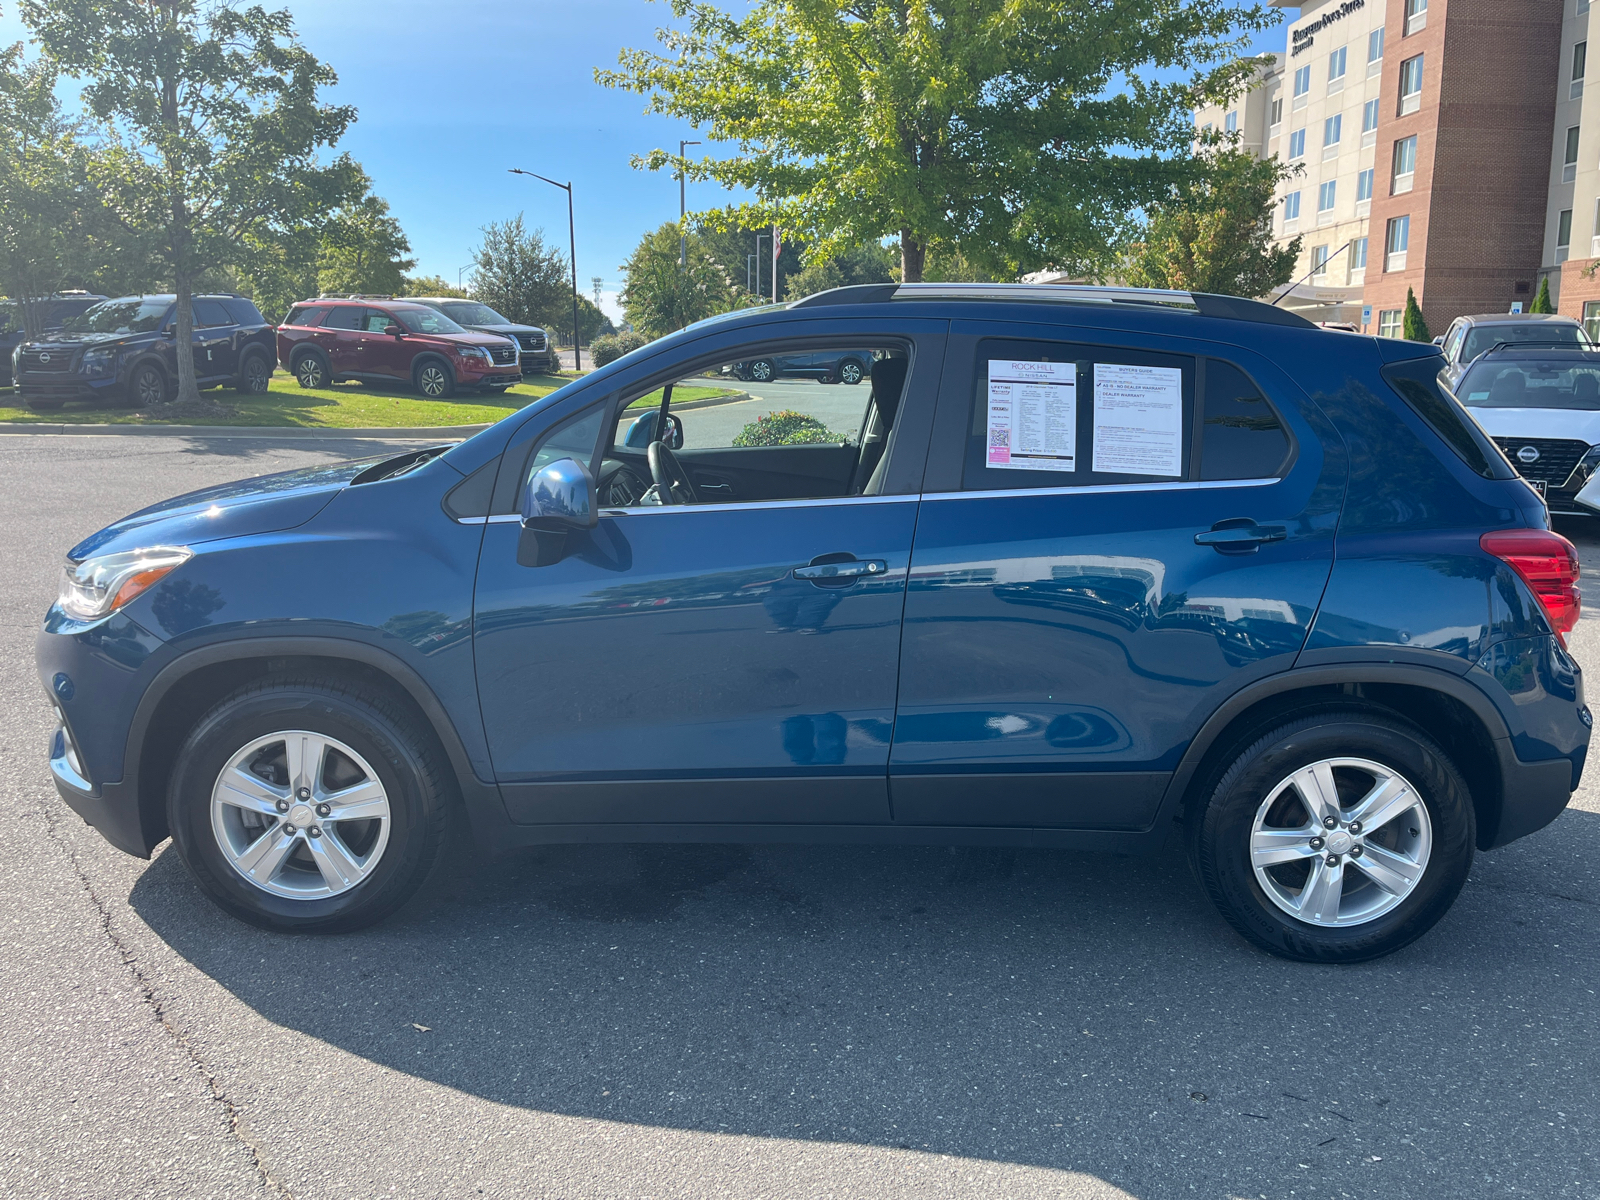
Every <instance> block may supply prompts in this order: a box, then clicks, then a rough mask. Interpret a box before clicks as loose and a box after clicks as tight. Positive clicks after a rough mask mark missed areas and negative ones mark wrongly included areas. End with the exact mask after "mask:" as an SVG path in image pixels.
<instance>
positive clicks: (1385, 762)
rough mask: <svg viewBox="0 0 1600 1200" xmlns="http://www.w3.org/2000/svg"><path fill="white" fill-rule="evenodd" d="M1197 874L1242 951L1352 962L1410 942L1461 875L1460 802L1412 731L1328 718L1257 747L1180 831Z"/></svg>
mask: <svg viewBox="0 0 1600 1200" xmlns="http://www.w3.org/2000/svg"><path fill="white" fill-rule="evenodd" d="M1190 825H1191V839H1192V840H1191V854H1192V856H1193V859H1194V863H1195V867H1196V871H1197V874H1198V875H1199V876H1200V880H1201V882H1202V883H1203V884H1204V886H1205V888H1206V891H1207V892H1208V893H1210V896H1211V899H1212V901H1213V902H1214V903H1215V904H1216V906H1217V907H1218V909H1220V910H1221V912H1222V915H1223V916H1224V917H1225V918H1226V919H1227V921H1228V923H1229V924H1230V925H1232V926H1233V927H1234V929H1235V930H1237V931H1238V932H1239V933H1240V934H1242V935H1243V936H1244V937H1245V938H1247V939H1248V940H1249V941H1251V942H1253V943H1255V944H1256V945H1257V946H1260V947H1261V948H1262V949H1264V950H1267V951H1270V952H1271V953H1273V954H1277V955H1279V956H1281V957H1283V958H1291V959H1296V960H1299V961H1301V962H1341V963H1342V962H1361V961H1363V960H1366V959H1372V958H1378V957H1380V956H1382V955H1385V954H1389V953H1392V952H1393V951H1395V950H1398V949H1400V948H1401V947H1402V946H1406V945H1408V944H1410V943H1411V942H1413V941H1415V940H1416V939H1417V938H1419V937H1421V936H1422V935H1423V934H1424V933H1426V932H1427V931H1428V930H1429V929H1431V928H1432V927H1433V926H1434V924H1435V923H1437V922H1438V920H1439V919H1440V918H1441V917H1443V916H1444V914H1445V912H1446V911H1447V910H1448V909H1449V908H1450V905H1451V904H1452V903H1453V902H1454V901H1455V898H1456V895H1457V893H1459V892H1460V890H1461V887H1462V885H1463V884H1464V883H1465V882H1466V878H1467V871H1468V870H1469V868H1470V867H1471V865H1472V853H1473V846H1474V842H1475V840H1476V825H1475V817H1474V813H1473V807H1472V799H1471V795H1470V793H1469V792H1468V790H1467V786H1466V784H1465V782H1463V780H1462V778H1461V775H1460V773H1459V772H1458V771H1457V770H1456V768H1455V765H1454V764H1453V763H1452V762H1451V761H1450V759H1449V757H1448V756H1447V755H1446V754H1445V753H1444V751H1443V750H1441V749H1440V748H1439V746H1438V745H1437V744H1436V743H1435V742H1434V741H1433V740H1432V739H1431V738H1430V737H1428V735H1427V734H1425V733H1424V732H1423V731H1422V730H1420V729H1418V728H1417V727H1416V726H1414V725H1411V724H1410V723H1409V722H1406V721H1404V720H1403V719H1401V718H1399V717H1398V716H1395V715H1392V714H1389V713H1386V712H1382V711H1375V710H1365V709H1335V710H1329V711H1325V712H1321V713H1316V714H1313V715H1308V716H1305V717H1302V718H1300V719H1298V720H1294V721H1289V722H1287V723H1285V724H1283V725H1280V726H1278V727H1277V728H1275V729H1271V730H1269V731H1268V732H1267V733H1265V734H1264V735H1262V736H1261V737H1259V738H1257V739H1256V740H1255V741H1254V742H1253V743H1252V744H1251V745H1249V746H1248V747H1246V748H1245V749H1244V750H1243V752H1242V753H1240V754H1239V756H1238V757H1237V758H1236V759H1235V760H1234V762H1233V764H1232V765H1231V766H1230V767H1229V768H1228V769H1227V771H1226V772H1225V773H1224V774H1223V776H1222V778H1221V779H1220V780H1219V781H1218V782H1217V784H1216V787H1215V788H1214V789H1213V791H1212V793H1211V795H1210V797H1209V800H1208V801H1207V802H1206V804H1205V807H1204V808H1203V810H1202V811H1200V812H1199V813H1198V814H1196V815H1195V818H1194V819H1192V820H1191V822H1190Z"/></svg>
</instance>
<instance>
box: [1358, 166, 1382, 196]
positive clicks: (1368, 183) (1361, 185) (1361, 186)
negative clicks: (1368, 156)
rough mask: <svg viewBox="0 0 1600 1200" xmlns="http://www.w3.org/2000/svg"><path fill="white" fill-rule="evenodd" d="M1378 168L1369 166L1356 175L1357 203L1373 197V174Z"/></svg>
mask: <svg viewBox="0 0 1600 1200" xmlns="http://www.w3.org/2000/svg"><path fill="white" fill-rule="evenodd" d="M1376 169H1377V168H1375V167H1368V168H1367V169H1366V170H1365V171H1362V172H1361V173H1360V174H1359V175H1357V176H1356V203H1357V204H1359V203H1360V202H1361V201H1363V200H1371V199H1372V175H1373V172H1374V171H1375V170H1376Z"/></svg>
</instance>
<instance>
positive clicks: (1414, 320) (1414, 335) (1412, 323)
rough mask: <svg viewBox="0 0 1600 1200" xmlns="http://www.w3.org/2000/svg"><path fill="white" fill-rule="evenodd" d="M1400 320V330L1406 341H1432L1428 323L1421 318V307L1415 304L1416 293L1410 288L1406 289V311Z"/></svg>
mask: <svg viewBox="0 0 1600 1200" xmlns="http://www.w3.org/2000/svg"><path fill="white" fill-rule="evenodd" d="M1400 320H1401V330H1400V332H1402V333H1403V334H1405V337H1406V341H1408V342H1431V341H1433V334H1431V333H1429V332H1428V323H1427V322H1426V321H1424V320H1423V319H1422V309H1421V307H1420V306H1419V305H1418V304H1417V293H1416V292H1415V291H1413V290H1412V289H1411V288H1407V289H1406V311H1405V315H1404V316H1403V317H1401V319H1400Z"/></svg>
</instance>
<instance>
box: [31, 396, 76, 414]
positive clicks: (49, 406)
mask: <svg viewBox="0 0 1600 1200" xmlns="http://www.w3.org/2000/svg"><path fill="white" fill-rule="evenodd" d="M26 403H27V405H28V407H29V408H31V409H33V411H34V412H60V411H61V410H62V409H63V408H65V407H66V405H67V402H66V401H65V400H34V399H32V398H31V397H30V398H29V399H28V400H27V402H26Z"/></svg>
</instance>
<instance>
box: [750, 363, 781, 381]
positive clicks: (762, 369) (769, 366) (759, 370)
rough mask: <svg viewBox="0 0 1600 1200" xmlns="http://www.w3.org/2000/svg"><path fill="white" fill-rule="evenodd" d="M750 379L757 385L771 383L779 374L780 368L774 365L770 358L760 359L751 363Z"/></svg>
mask: <svg viewBox="0 0 1600 1200" xmlns="http://www.w3.org/2000/svg"><path fill="white" fill-rule="evenodd" d="M748 370H749V373H750V378H751V379H752V380H754V381H755V382H756V383H771V382H772V377H773V376H774V375H776V374H777V373H778V368H777V367H776V366H775V365H773V362H772V360H771V359H770V358H758V359H756V360H755V362H753V363H751V364H750V366H749V368H748Z"/></svg>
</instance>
